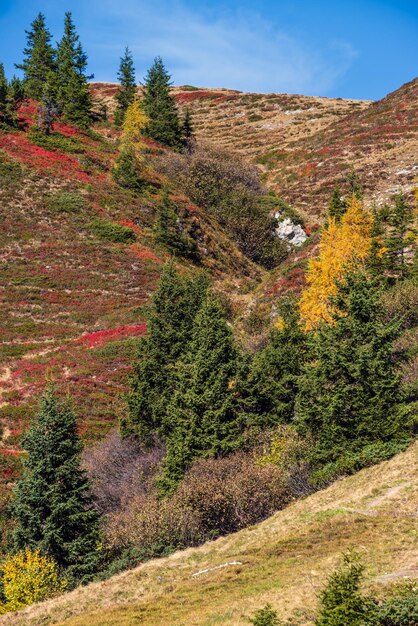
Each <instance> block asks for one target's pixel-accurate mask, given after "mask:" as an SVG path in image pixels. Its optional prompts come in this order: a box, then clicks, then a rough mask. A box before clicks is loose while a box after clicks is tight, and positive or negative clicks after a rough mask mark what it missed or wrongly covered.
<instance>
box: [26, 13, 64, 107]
mask: <svg viewBox="0 0 418 626" xmlns="http://www.w3.org/2000/svg"><path fill="white" fill-rule="evenodd" d="M26 37H27V45H26V48H25V49H24V51H23V54H24V59H23V61H22V63H20V64H17V65H16V67H17V68H18V69H20V70H23V72H24V86H25V94H26V95H27V97H28V98H33V99H34V100H40V99H41V97H42V93H43V88H44V83H45V81H46V79H47V76H48V73H49V72H51V71H53V70H55V52H54V49H53V47H52V45H51V38H52V37H51V34H50V32H49V30H48V29H47V27H46V25H45V16H44V15H43V13H38V15H37V16H36V18H35V19H34V21H33V22H32V24H31V29H30V30H28V31H26Z"/></svg>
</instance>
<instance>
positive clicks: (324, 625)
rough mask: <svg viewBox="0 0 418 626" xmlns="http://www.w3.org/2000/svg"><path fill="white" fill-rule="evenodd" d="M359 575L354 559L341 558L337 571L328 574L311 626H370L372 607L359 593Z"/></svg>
mask: <svg viewBox="0 0 418 626" xmlns="http://www.w3.org/2000/svg"><path fill="white" fill-rule="evenodd" d="M363 571H364V567H363V565H362V564H361V562H360V561H359V559H358V557H357V556H356V555H354V554H350V553H347V554H345V555H343V560H342V564H341V567H340V568H339V569H338V570H337V571H336V572H334V573H333V574H331V576H330V577H329V580H328V584H327V586H326V587H325V589H324V590H323V591H322V593H321V595H320V598H319V602H320V608H319V615H318V617H317V618H316V620H315V626H366V624H370V626H371V624H372V623H373V621H372V619H370V620H369V617H370V618H371V617H372V615H371V613H372V611H373V608H374V607H373V603H372V602H371V600H369V599H368V598H366V597H365V596H363V595H362V594H361V591H360V583H361V581H362V579H363Z"/></svg>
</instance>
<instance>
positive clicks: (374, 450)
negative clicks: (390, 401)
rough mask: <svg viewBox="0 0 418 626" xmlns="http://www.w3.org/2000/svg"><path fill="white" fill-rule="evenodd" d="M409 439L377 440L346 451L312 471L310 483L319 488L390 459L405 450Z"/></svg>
mask: <svg viewBox="0 0 418 626" xmlns="http://www.w3.org/2000/svg"><path fill="white" fill-rule="evenodd" d="M410 442H411V440H410V439H405V440H402V441H378V442H376V443H372V444H369V445H367V446H364V448H361V449H360V450H358V451H356V452H353V451H347V452H346V453H345V454H343V455H341V456H340V457H339V458H338V460H337V461H335V462H333V463H327V464H326V465H324V466H323V467H322V468H320V469H318V470H316V471H314V472H313V473H312V474H311V476H310V479H309V480H310V484H311V485H312V487H314V488H318V489H321V488H322V487H324V486H326V485H327V484H329V483H331V482H332V481H333V480H335V479H337V478H339V477H341V476H346V475H349V474H354V473H355V472H358V471H359V470H361V469H363V467H370V466H371V465H376V464H377V463H381V462H382V461H387V460H388V459H391V458H392V457H393V456H395V454H399V452H402V451H403V450H405V449H406V448H407V447H408V445H409V444H410Z"/></svg>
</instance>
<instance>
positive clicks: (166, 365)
mask: <svg viewBox="0 0 418 626" xmlns="http://www.w3.org/2000/svg"><path fill="white" fill-rule="evenodd" d="M207 286H208V283H207V279H206V277H205V275H204V274H199V275H197V276H196V277H195V278H193V279H183V278H182V277H181V276H179V274H178V273H177V271H176V269H175V267H174V264H173V263H172V262H169V263H167V264H166V265H165V266H164V269H163V272H162V275H161V280H160V284H159V287H158V289H157V291H156V292H155V294H154V297H153V301H152V308H151V311H150V314H149V316H148V324H147V327H148V335H147V337H145V338H143V339H142V341H141V343H140V347H139V353H138V358H137V362H136V365H135V368H134V373H133V375H132V377H131V390H130V393H129V394H128V397H127V405H128V416H127V419H126V420H125V421H124V422H123V423H122V433H124V434H128V433H134V434H136V435H137V436H138V437H139V439H140V440H141V441H142V442H144V443H148V442H150V441H152V439H153V437H160V438H164V436H165V432H166V416H167V411H166V409H167V402H168V398H169V397H170V395H171V393H172V389H173V375H174V370H175V364H176V362H177V361H178V359H179V358H180V357H181V356H182V355H183V354H184V352H185V350H186V349H187V346H188V343H189V342H190V339H191V334H192V328H193V321H194V318H195V316H196V313H197V311H198V310H199V308H200V307H201V304H202V301H203V299H204V297H205V293H206V290H207Z"/></svg>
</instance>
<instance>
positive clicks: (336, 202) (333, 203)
mask: <svg viewBox="0 0 418 626" xmlns="http://www.w3.org/2000/svg"><path fill="white" fill-rule="evenodd" d="M346 210H347V203H346V202H345V200H343V198H342V196H341V189H340V187H339V186H338V185H337V186H336V187H334V190H333V192H332V196H331V199H330V202H329V205H328V215H329V217H332V218H334V219H335V221H336V222H339V221H340V220H341V217H342V216H343V214H344V213H345V212H346Z"/></svg>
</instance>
